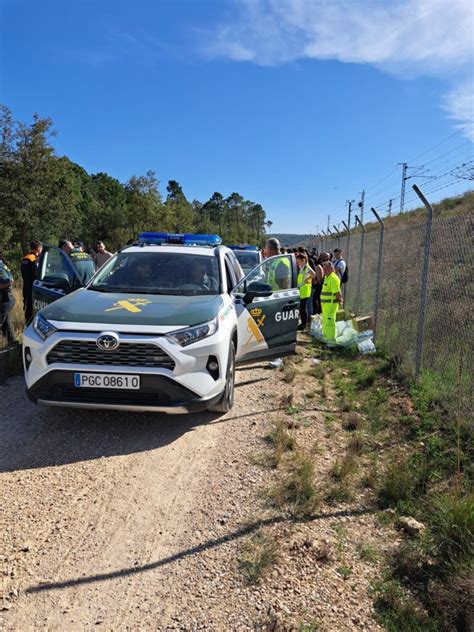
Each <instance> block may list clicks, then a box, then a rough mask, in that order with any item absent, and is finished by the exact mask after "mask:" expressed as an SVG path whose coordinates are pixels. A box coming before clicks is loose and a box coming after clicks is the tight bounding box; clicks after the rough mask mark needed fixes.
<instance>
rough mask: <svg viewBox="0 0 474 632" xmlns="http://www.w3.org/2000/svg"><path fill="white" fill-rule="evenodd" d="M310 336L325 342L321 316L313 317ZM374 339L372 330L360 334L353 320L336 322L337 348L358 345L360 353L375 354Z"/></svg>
mask: <svg viewBox="0 0 474 632" xmlns="http://www.w3.org/2000/svg"><path fill="white" fill-rule="evenodd" d="M310 334H311V336H312V337H313V338H315V339H316V340H321V341H322V342H324V337H323V324H322V317H321V314H316V315H315V316H312V317H311V327H310ZM373 337H374V333H373V331H371V330H368V331H363V332H360V333H359V332H358V331H356V330H355V329H354V324H353V322H352V320H339V321H337V322H336V346H338V347H353V346H355V345H357V348H358V349H359V351H360V353H363V354H366V353H375V351H376V349H375V345H374V341H373Z"/></svg>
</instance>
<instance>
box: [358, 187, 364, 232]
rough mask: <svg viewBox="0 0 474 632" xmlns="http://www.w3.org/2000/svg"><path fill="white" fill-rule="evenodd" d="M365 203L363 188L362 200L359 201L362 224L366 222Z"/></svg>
mask: <svg viewBox="0 0 474 632" xmlns="http://www.w3.org/2000/svg"><path fill="white" fill-rule="evenodd" d="M364 204H365V189H363V191H362V193H361V194H360V202H359V208H360V221H361V223H362V224H363V223H364Z"/></svg>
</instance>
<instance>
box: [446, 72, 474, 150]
mask: <svg viewBox="0 0 474 632" xmlns="http://www.w3.org/2000/svg"><path fill="white" fill-rule="evenodd" d="M443 107H444V109H445V110H446V111H447V112H448V116H449V118H451V119H454V120H455V121H461V123H459V124H458V125H456V127H458V128H461V129H463V130H464V135H465V136H466V137H467V138H469V139H470V140H472V141H473V142H474V82H473V81H472V80H471V81H466V82H464V83H462V84H460V85H459V86H457V87H456V88H454V89H453V90H451V92H449V93H448V94H447V95H446V96H445V98H444V103H443Z"/></svg>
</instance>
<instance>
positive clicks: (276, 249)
mask: <svg viewBox="0 0 474 632" xmlns="http://www.w3.org/2000/svg"><path fill="white" fill-rule="evenodd" d="M130 241H131V242H132V241H133V240H130ZM58 248H59V249H60V250H62V251H63V252H64V253H65V254H66V255H67V256H68V257H69V258H70V259H71V261H72V262H75V261H76V262H77V261H79V260H81V261H83V260H85V259H87V260H92V261H93V263H94V266H95V269H96V270H98V269H99V268H101V267H102V266H103V265H104V264H105V263H106V262H107V261H108V260H109V259H110V258H111V257H112V253H111V252H109V251H108V250H107V249H106V246H105V244H104V242H103V241H97V242H96V244H95V246H94V248H93V249H90V251H89V252H87V251H86V249H85V247H84V244H83V242H82V241H80V240H75V241H71V240H69V239H61V240H60V241H59V244H58ZM42 251H43V244H42V243H41V242H40V241H38V240H32V241H31V242H30V244H29V252H28V253H26V254H25V255H24V256H23V258H22V260H21V265H20V272H21V277H22V280H23V311H24V317H25V323H26V325H28V324H29V323H30V322H31V320H32V318H33V283H34V281H35V279H36V278H37V273H38V266H39V261H40V257H41V253H42ZM292 253H293V254H294V255H295V258H296V265H297V267H298V278H297V283H298V289H299V295H300V312H299V313H300V324H299V326H298V329H300V330H304V329H306V328H307V326H308V323H309V321H310V317H311V315H313V314H322V319H323V334H324V337H325V339H326V340H327V342H328V343H329V344H331V343H332V342H334V340H335V332H336V312H337V310H338V307H339V306H341V305H342V301H343V298H342V292H341V284H344V283H345V282H346V281H347V279H348V268H347V264H346V262H345V261H344V257H343V253H342V251H341V250H340V249H338V248H336V249H335V250H334V251H333V252H332V253H329V252H321V253H318V252H317V250H316V249H315V248H313V249H312V250H311V251H309V250H308V249H307V248H305V247H304V246H299V247H298V248H293V249H291V248H284V247H281V246H280V243H279V241H278V239H275V238H269V239H268V240H267V242H266V246H265V248H264V249H263V251H262V254H263V257H264V258H269V257H274V256H276V255H285V254H292ZM290 268H291V264H290V260H289V259H288V258H287V257H280V258H279V259H276V260H275V263H274V265H272V266H271V267H270V269H269V270H268V275H267V276H268V278H267V280H268V283H270V284H271V285H272V288H273V289H274V290H278V289H286V288H289V287H290V285H289V280H290ZM13 286H14V278H13V274H12V271H11V268H10V266H9V265H8V263H7V262H6V261H5V258H4V256H3V252H2V251H1V250H0V296H1V303H0V319H1V328H2V333H3V335H4V336H5V338H6V340H7V342H8V344H14V343H15V340H16V337H15V332H14V328H13V324H12V319H11V315H12V310H13V307H14V305H15V298H14V296H13V291H12V289H13Z"/></svg>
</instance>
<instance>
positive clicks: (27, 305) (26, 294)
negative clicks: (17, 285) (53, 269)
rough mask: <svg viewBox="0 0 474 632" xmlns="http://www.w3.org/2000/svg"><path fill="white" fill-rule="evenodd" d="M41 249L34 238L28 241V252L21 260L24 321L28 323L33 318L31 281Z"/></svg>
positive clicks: (32, 280)
mask: <svg viewBox="0 0 474 632" xmlns="http://www.w3.org/2000/svg"><path fill="white" fill-rule="evenodd" d="M42 250H43V244H42V243H41V242H40V241H38V240H37V239H34V240H33V241H30V252H29V253H28V254H26V255H25V256H24V257H23V259H22V260H21V267H20V270H21V277H22V279H23V310H24V312H25V321H26V324H27V325H29V324H30V322H31V319H32V318H33V283H34V280H35V278H36V271H37V269H38V260H39V256H40V255H41V252H42Z"/></svg>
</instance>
